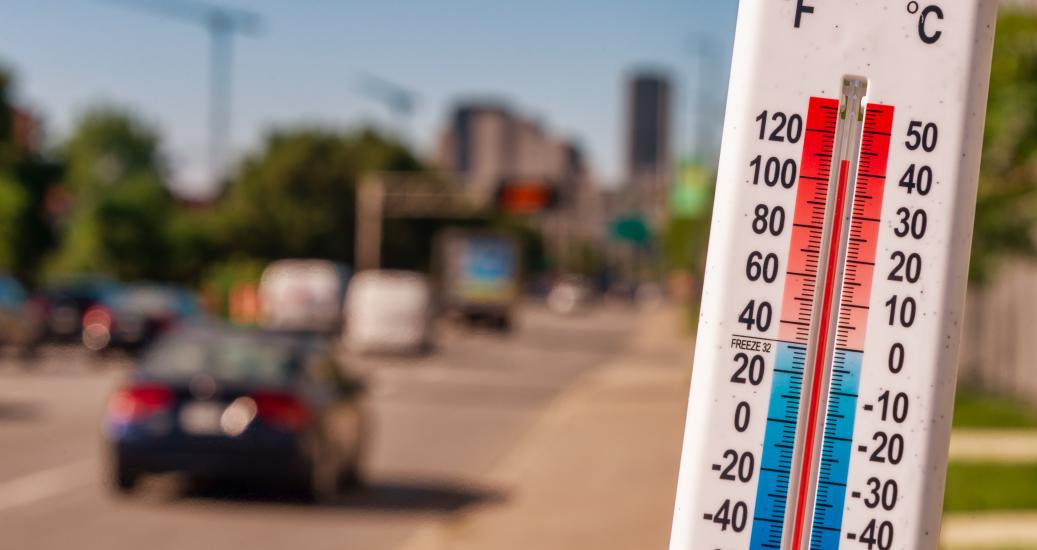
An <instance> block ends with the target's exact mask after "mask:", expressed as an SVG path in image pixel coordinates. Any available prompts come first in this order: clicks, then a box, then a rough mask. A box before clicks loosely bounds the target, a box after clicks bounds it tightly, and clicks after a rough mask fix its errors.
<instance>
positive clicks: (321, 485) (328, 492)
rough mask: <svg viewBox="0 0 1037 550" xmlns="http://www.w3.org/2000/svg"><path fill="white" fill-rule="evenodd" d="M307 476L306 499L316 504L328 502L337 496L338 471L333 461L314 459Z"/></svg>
mask: <svg viewBox="0 0 1037 550" xmlns="http://www.w3.org/2000/svg"><path fill="white" fill-rule="evenodd" d="M307 478H308V479H307V480H306V487H305V492H306V497H307V499H308V500H310V501H312V502H314V503H317V504H329V503H332V502H334V501H335V500H336V499H337V498H338V496H339V487H340V485H339V484H340V471H339V468H338V465H337V464H335V463H334V462H333V461H331V460H327V459H320V460H316V461H314V463H313V465H312V466H310V472H309V475H307Z"/></svg>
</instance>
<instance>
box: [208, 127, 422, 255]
mask: <svg viewBox="0 0 1037 550" xmlns="http://www.w3.org/2000/svg"><path fill="white" fill-rule="evenodd" d="M419 167H420V165H419V163H418V161H417V160H416V159H415V158H414V157H413V156H411V155H410V153H409V152H408V151H407V150H406V149H404V148H402V147H401V146H400V145H398V144H395V143H392V142H390V141H387V140H386V139H384V138H382V137H380V136H379V135H377V134H375V133H373V132H370V131H364V132H361V133H359V134H356V135H341V134H337V133H334V132H329V131H324V130H314V129H307V130H300V131H292V132H277V133H274V134H272V135H271V136H270V137H269V138H268V139H267V141H266V144H265V147H264V148H263V150H262V151H260V152H259V153H257V154H255V155H253V156H251V157H249V158H247V159H246V160H245V162H244V164H243V166H242V169H241V171H240V172H239V174H238V176H237V177H236V178H234V179H233V181H232V182H231V184H230V188H229V189H228V190H227V195H226V197H225V199H224V200H223V201H222V204H221V205H220V219H221V223H222V224H223V225H224V228H225V231H224V235H225V239H226V242H227V246H233V248H234V249H235V250H237V251H239V252H242V253H244V254H247V255H249V256H252V257H257V258H266V259H275V258H285V257H305V258H328V259H333V260H338V261H343V262H350V263H351V262H352V259H353V244H354V243H353V240H354V239H353V235H354V221H355V215H354V212H355V208H356V186H357V184H358V182H359V180H360V178H361V177H362V176H363V174H365V173H368V172H371V171H413V170H416V169H418V168H419Z"/></svg>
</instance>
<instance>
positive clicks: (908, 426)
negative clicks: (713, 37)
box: [670, 0, 997, 550]
mask: <svg viewBox="0 0 1037 550" xmlns="http://www.w3.org/2000/svg"><path fill="white" fill-rule="evenodd" d="M996 11H997V2H996V0H920V1H906V0H742V1H741V5H740V7H739V11H738V28H737V33H736V38H735V47H734V60H733V63H732V72H731V83H730V87H729V90H730V91H729V94H730V95H729V98H728V108H727V114H726V119H725V128H724V137H723V149H722V154H721V159H720V169H719V173H718V182H717V193H716V203H715V206H714V211H713V225H712V233H711V236H710V245H709V258H708V262H707V269H706V278H705V287H704V291H703V298H702V313H701V317H700V320H699V332H698V339H697V345H696V352H695V369H694V374H693V377H692V385H691V396H690V401H689V406H688V416H687V425H686V430H685V439H684V447H683V454H682V458H681V470H680V480H679V482H678V487H677V502H676V509H675V512H674V519H673V531H672V536H671V543H670V548H671V550H745V549H749V550H763V549H781V550H804V549H809V550H835V549H850V550H853V549H865V550H893V549H897V550H935V549H936V548H937V546H938V542H939V534H940V517H941V511H942V502H943V489H944V479H945V472H946V466H947V450H948V445H949V440H950V425H951V409H952V402H953V397H954V387H955V378H956V369H957V357H958V342H959V337H960V334H961V319H962V308H963V303H964V297H965V289H966V283H967V272H968V258H969V248H970V243H971V240H972V224H973V217H974V214H975V205H976V186H977V181H978V177H979V161H980V148H981V144H982V138H983V122H984V113H985V108H986V97H987V87H988V81H989V73H990V57H991V49H992V44H993V36H994V24H995V17H996Z"/></svg>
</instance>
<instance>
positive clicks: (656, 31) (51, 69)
mask: <svg viewBox="0 0 1037 550" xmlns="http://www.w3.org/2000/svg"><path fill="white" fill-rule="evenodd" d="M221 1H222V3H223V4H224V5H228V6H237V7H242V8H247V9H249V10H252V11H255V12H257V13H260V14H262V15H263V16H264V17H265V19H266V25H265V30H264V32H262V34H261V35H260V36H258V37H256V38H249V37H245V38H239V39H237V40H236V41H235V43H234V46H235V58H234V114H233V119H234V124H233V149H234V152H235V154H239V155H240V154H242V153H243V152H247V151H249V150H250V149H253V148H255V147H256V146H257V144H259V143H260V142H261V140H262V136H263V135H264V133H265V132H266V131H268V130H269V129H270V128H274V127H287V126H291V125H295V124H300V123H309V124H321V125H327V126H337V127H355V126H358V125H361V124H365V123H376V124H389V123H391V118H390V116H389V115H388V114H387V113H386V112H385V110H384V108H383V107H382V106H380V105H379V104H377V103H375V102H373V101H371V100H370V99H368V98H366V97H364V96H363V95H361V94H359V93H358V92H357V81H358V78H359V76H358V75H361V74H364V73H371V74H376V75H378V76H381V77H384V78H386V79H388V80H391V81H395V82H398V83H400V84H404V85H406V86H408V87H411V88H413V89H414V90H416V91H417V92H418V93H419V94H420V97H421V100H420V101H421V102H420V105H419V110H418V112H417V114H416V116H415V117H414V119H413V121H412V123H411V124H410V131H409V133H410V135H411V137H412V140H413V141H414V142H416V145H417V146H418V148H419V149H420V150H421V151H422V152H427V151H430V150H431V148H432V145H433V143H434V136H435V134H436V133H437V132H438V131H439V129H440V128H441V127H442V126H443V124H444V122H445V120H446V117H447V114H448V113H449V109H450V106H451V105H452V104H453V102H454V101H456V100H457V99H459V98H464V97H472V96H477V97H486V96H488V97H495V98H503V99H505V100H507V101H508V102H509V103H510V104H512V105H514V106H515V107H516V108H518V109H519V110H522V111H524V112H527V113H529V114H531V115H533V116H535V117H537V118H539V119H540V120H541V121H542V122H544V123H545V124H546V125H547V126H548V127H549V128H551V129H552V130H553V131H555V132H557V133H560V134H563V135H566V136H570V137H572V138H573V139H575V140H577V141H578V142H580V143H581V144H583V146H584V147H585V148H586V149H587V151H588V153H589V155H590V158H591V162H592V166H593V168H594V169H595V171H596V172H597V173H598V175H599V176H600V179H601V180H603V181H605V182H606V183H608V182H610V181H613V180H615V179H616V178H617V177H618V176H619V174H620V172H621V161H620V159H621V158H622V155H621V149H620V147H621V144H622V130H623V121H624V118H623V111H622V107H623V101H622V99H623V98H622V91H623V87H622V78H623V75H624V74H625V73H626V72H628V71H629V70H630V69H631V68H633V67H636V66H640V65H648V66H653V67H662V68H664V69H668V70H669V71H670V72H671V73H672V74H673V75H674V76H675V77H676V79H677V83H678V102H679V105H678V112H679V113H680V119H679V127H680V134H679V137H678V141H679V143H680V144H681V145H682V146H685V147H686V146H687V145H688V143H689V139H690V137H689V136H690V134H691V132H690V131H689V128H690V127H691V125H692V124H693V123H694V121H693V120H692V117H691V116H690V114H689V113H688V111H689V109H687V104H689V103H692V102H693V101H695V100H694V90H693V89H692V88H691V87H690V86H689V82H688V80H689V78H690V77H692V76H693V75H694V74H695V67H696V61H695V57H694V55H693V53H692V52H693V43H694V37H695V36H697V35H701V34H702V33H705V34H706V35H707V36H709V37H710V41H711V44H712V51H713V52H714V56H715V58H716V59H715V61H714V62H712V63H710V64H709V65H708V71H707V72H708V74H709V75H710V77H711V78H710V80H711V81H712V82H711V85H712V86H713V87H714V88H713V89H714V91H713V92H712V93H713V95H714V97H715V98H717V99H715V101H719V96H720V95H721V93H722V92H721V91H720V90H722V89H723V85H724V84H725V83H726V78H727V58H728V56H729V55H730V54H729V51H730V42H731V38H732V33H733V28H734V18H735V11H736V9H737V2H735V1H734V0H681V1H679V0H627V1H620V0H570V1H557V0H555V1H551V0H527V1H521V2H520V1H512V2H507V3H506V2H497V1H487V0H425V1H418V0H409V1H408V0H380V1H368V2H359V1H345V0H253V1H246V0H221ZM0 5H2V6H3V7H2V10H0V13H2V16H0V63H2V64H4V65H5V66H8V67H10V68H13V69H14V70H15V72H16V76H17V78H18V96H19V98H20V99H22V100H23V101H25V102H27V103H29V104H31V105H32V106H33V107H35V108H36V109H37V110H39V111H40V112H41V113H42V114H43V115H44V119H45V122H46V128H47V130H48V133H49V135H50V137H51V138H52V139H60V137H62V136H63V135H65V134H66V133H67V131H68V129H69V128H70V126H71V124H72V121H74V120H75V118H76V117H77V116H78V115H79V114H81V113H82V112H83V111H84V110H85V109H86V108H87V107H88V106H90V105H93V104H97V103H105V102H106V103H115V104H119V105H124V106H127V107H129V108H131V109H133V110H134V111H136V112H137V113H139V114H141V115H143V116H144V117H145V118H146V119H147V120H149V121H150V122H151V123H153V124H154V125H156V126H157V127H159V129H160V130H161V131H162V133H163V135H164V137H165V147H166V152H167V154H168V156H169V157H170V158H171V159H172V160H173V162H174V165H175V166H176V168H177V177H178V180H180V184H181V185H184V186H189V185H193V184H195V183H197V182H198V181H200V180H201V179H204V178H203V176H202V175H203V174H204V166H205V161H206V155H205V150H206V149H205V145H206V136H207V133H206V112H207V111H206V109H207V90H208V51H209V50H208V40H207V35H206V34H205V32H204V31H203V30H202V28H200V27H195V26H193V25H190V24H187V23H182V22H179V21H176V20H167V19H164V18H160V17H156V16H152V15H150V14H147V13H139V12H136V11H130V10H126V9H124V8H120V7H118V6H113V5H111V4H108V3H105V2H103V1H100V0H2V3H0Z"/></svg>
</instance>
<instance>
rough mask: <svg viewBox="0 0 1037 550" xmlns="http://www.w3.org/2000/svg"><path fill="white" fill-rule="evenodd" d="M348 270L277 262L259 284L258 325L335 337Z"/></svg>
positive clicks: (310, 262)
mask: <svg viewBox="0 0 1037 550" xmlns="http://www.w3.org/2000/svg"><path fill="white" fill-rule="evenodd" d="M348 277H349V272H348V270H347V269H346V268H345V267H344V266H343V265H341V264H338V263H335V262H332V261H328V260H278V261H276V262H273V263H271V264H270V265H269V266H267V268H266V269H265V270H264V271H263V276H262V277H261V278H260V280H259V304H260V311H261V317H260V319H261V324H262V325H263V326H264V327H266V328H270V329H275V330H292V331H295V330H298V331H312V332H320V333H326V334H338V332H339V331H340V330H341V327H342V301H343V298H344V296H345V293H346V282H347V280H348Z"/></svg>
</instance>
